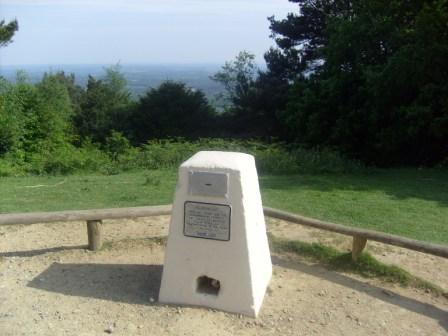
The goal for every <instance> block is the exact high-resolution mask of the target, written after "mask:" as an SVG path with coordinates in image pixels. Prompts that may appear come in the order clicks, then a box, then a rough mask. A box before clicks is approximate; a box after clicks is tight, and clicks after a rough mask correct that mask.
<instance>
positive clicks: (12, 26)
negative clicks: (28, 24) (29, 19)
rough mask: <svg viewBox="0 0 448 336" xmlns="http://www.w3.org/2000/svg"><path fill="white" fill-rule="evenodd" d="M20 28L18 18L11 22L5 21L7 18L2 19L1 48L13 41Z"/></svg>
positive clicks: (0, 28)
mask: <svg viewBox="0 0 448 336" xmlns="http://www.w3.org/2000/svg"><path fill="white" fill-rule="evenodd" d="M18 29H19V23H18V22H17V20H12V21H10V22H9V23H5V20H1V21H0V48H1V47H6V46H7V45H8V44H9V43H11V42H12V37H13V36H14V34H15V33H16V31H17V30H18Z"/></svg>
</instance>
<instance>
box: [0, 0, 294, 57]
mask: <svg viewBox="0 0 448 336" xmlns="http://www.w3.org/2000/svg"><path fill="white" fill-rule="evenodd" d="M292 10H294V11H296V10H297V5H295V4H292V3H290V2H288V1H287V0H90V1H88V0H0V19H1V18H4V19H6V21H9V20H10V19H13V18H17V19H18V21H19V26H20V27H19V31H18V32H17V33H16V35H15V37H14V42H13V43H12V44H10V45H9V46H8V47H6V48H1V49H0V64H3V65H10V64H78V63H86V64H104V63H117V62H118V61H120V62H121V63H124V64H126V63H219V64H221V63H223V62H224V61H226V60H231V59H233V58H234V56H235V55H236V54H237V53H238V51H240V50H248V51H250V52H252V53H254V54H255V55H256V56H257V60H258V61H259V62H260V61H262V55H263V53H264V52H265V51H266V50H267V49H268V48H269V46H271V45H273V43H274V42H273V41H272V39H270V38H269V22H268V21H267V19H266V18H267V17H268V16H271V15H275V16H276V17H278V18H281V17H285V15H286V13H288V12H290V11H292Z"/></svg>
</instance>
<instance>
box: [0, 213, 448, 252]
mask: <svg viewBox="0 0 448 336" xmlns="http://www.w3.org/2000/svg"><path fill="white" fill-rule="evenodd" d="M171 209H172V206H171V205H160V206H145V207H134V208H116V209H93V210H73V211H58V212H34V213H19V214H0V225H18V224H38V223H52V222H67V221H86V222H87V236H88V241H89V245H88V247H89V249H90V250H92V251H96V250H98V249H100V248H101V245H102V233H101V223H102V220H103V219H117V218H136V217H151V216H163V215H170V214H171ZM264 214H265V215H266V216H268V217H271V218H277V219H281V220H285V221H288V222H290V223H296V224H301V225H305V226H310V227H314V228H318V229H321V230H326V231H331V232H337V233H340V234H343V235H347V236H352V237H353V247H352V257H353V259H354V260H356V259H357V258H358V257H359V255H360V254H361V252H362V251H363V249H364V248H365V246H366V243H367V240H373V241H377V242H381V243H384V244H388V245H395V246H399V247H404V248H407V249H410V250H415V251H419V252H423V253H428V254H433V255H436V256H439V257H443V258H448V247H447V246H443V245H437V244H432V243H428V242H423V241H419V240H414V239H408V238H404V237H400V236H396V235H391V234H387V233H383V232H377V231H372V230H366V229H359V228H353V227H347V226H344V225H340V224H334V223H330V222H324V221H320V220H316V219H312V218H307V217H303V216H300V215H296V214H292V213H289V212H285V211H281V210H277V209H272V208H268V207H264Z"/></svg>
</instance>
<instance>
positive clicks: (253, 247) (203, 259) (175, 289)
mask: <svg viewBox="0 0 448 336" xmlns="http://www.w3.org/2000/svg"><path fill="white" fill-rule="evenodd" d="M271 275H272V264H271V258H270V253H269V245H268V240H267V236H266V226H265V221H264V215H263V207H262V203H261V196H260V189H259V186H258V176H257V171H256V168H255V160H254V158H253V156H251V155H248V154H242V153H230V152H199V153H197V154H195V155H194V156H193V157H191V158H190V159H189V160H187V161H186V162H184V163H183V164H182V165H181V166H180V168H179V177H178V184H177V188H176V195H175V200H174V204H173V212H172V217H171V223H170V229H169V236H168V244H167V249H166V254H165V264H164V268H163V276H162V284H161V288H160V294H159V301H160V302H163V303H170V304H182V305H197V306H205V307H210V308H215V309H220V310H224V311H228V312H233V313H239V314H245V315H248V316H252V317H256V316H257V314H258V312H259V310H260V307H261V304H262V302H263V298H264V295H265V291H266V288H267V286H268V284H269V281H270V278H271Z"/></svg>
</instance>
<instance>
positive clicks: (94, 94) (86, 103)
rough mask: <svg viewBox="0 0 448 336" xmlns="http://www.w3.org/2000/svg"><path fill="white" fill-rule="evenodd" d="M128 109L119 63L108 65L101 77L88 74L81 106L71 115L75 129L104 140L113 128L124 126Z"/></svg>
mask: <svg viewBox="0 0 448 336" xmlns="http://www.w3.org/2000/svg"><path fill="white" fill-rule="evenodd" d="M130 111H131V100H130V93H129V90H128V88H127V83H126V79H125V78H124V76H123V74H122V73H121V72H120V68H119V66H115V67H111V68H108V69H106V75H105V77H104V78H103V79H96V78H94V77H92V76H89V79H88V82H87V88H86V93H85V97H84V98H83V99H82V102H81V109H80V111H79V112H78V114H77V115H76V116H75V118H74V123H75V126H76V129H77V133H78V134H79V135H80V136H81V138H90V139H92V140H93V141H95V142H100V143H104V141H105V139H106V138H107V137H108V136H109V135H110V133H111V131H112V130H116V131H122V130H123V128H124V127H125V123H126V121H127V118H128V116H129V113H130Z"/></svg>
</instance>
